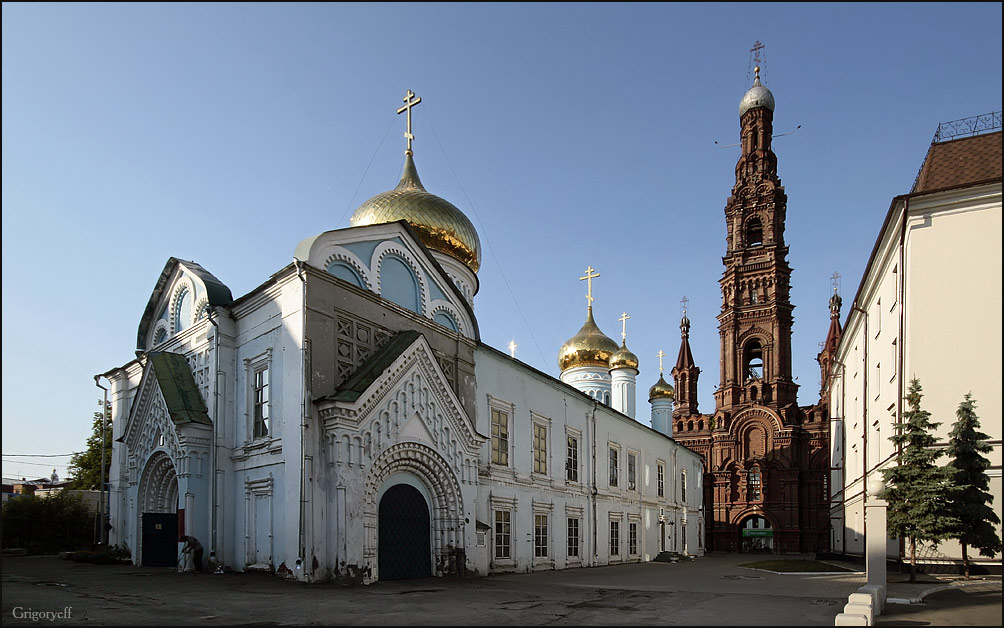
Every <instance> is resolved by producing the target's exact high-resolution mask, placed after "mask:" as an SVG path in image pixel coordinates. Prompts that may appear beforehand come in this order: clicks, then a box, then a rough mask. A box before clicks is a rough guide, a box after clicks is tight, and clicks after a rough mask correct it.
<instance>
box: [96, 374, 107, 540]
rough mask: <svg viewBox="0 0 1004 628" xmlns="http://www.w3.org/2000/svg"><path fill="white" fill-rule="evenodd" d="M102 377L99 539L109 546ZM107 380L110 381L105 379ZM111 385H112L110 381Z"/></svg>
mask: <svg viewBox="0 0 1004 628" xmlns="http://www.w3.org/2000/svg"><path fill="white" fill-rule="evenodd" d="M102 377H103V376H102V375H95V376H94V385H95V386H97V387H98V388H100V389H101V390H103V391H104V398H105V400H104V402H103V403H102V404H101V476H100V478H98V479H99V480H100V482H101V497H100V499H101V502H100V503H99V504H98V519H99V520H100V521H101V523H100V524H99V525H100V526H101V531H100V532H99V533H98V539H99V542H100V543H101V545H103V546H104V545H108V525H107V523H108V517H109V510H110V506H111V504H109V503H105V499H106V495H108V492H107V485H108V483H107V482H106V481H105V443H106V442H107V439H106V438H105V423H107V418H108V389H107V388H105V387H104V386H102V385H101V384H100V383H98V380H99V379H101V378H102ZM105 379H108V378H107V377H105ZM109 383H111V382H110V381H109Z"/></svg>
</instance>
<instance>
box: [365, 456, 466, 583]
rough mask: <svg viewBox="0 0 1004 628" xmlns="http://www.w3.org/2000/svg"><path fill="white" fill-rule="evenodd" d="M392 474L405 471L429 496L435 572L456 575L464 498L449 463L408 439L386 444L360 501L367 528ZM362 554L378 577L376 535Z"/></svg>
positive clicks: (460, 553)
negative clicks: (389, 445) (382, 488)
mask: <svg viewBox="0 0 1004 628" xmlns="http://www.w3.org/2000/svg"><path fill="white" fill-rule="evenodd" d="M395 473H407V474H409V475H411V476H413V477H415V478H417V479H418V480H419V481H420V482H421V483H422V485H423V486H424V487H425V489H426V490H427V491H428V494H429V496H430V497H431V498H432V502H433V503H432V504H431V508H430V515H431V517H432V521H431V522H430V525H431V529H432V552H433V557H434V559H435V575H437V576H442V575H448V574H456V573H458V572H459V571H460V570H462V569H463V567H464V565H458V564H457V561H458V556H459V557H462V556H464V555H465V548H464V524H465V522H464V516H463V513H464V503H463V501H464V499H463V494H462V493H461V492H460V481H459V480H458V478H457V476H456V474H455V473H454V471H453V469H452V468H451V467H450V464H449V463H448V462H447V461H446V459H445V458H443V457H442V456H440V455H439V453H438V452H436V451H435V450H434V449H432V448H431V447H429V446H427V445H424V444H422V443H418V442H414V441H409V442H403V443H398V444H396V445H393V446H391V447H388V448H387V449H386V450H385V451H384V452H383V453H381V454H380V456H379V457H377V459H376V460H374V461H373V464H372V465H371V466H370V469H369V473H368V474H367V476H366V486H365V497H364V501H363V521H364V525H365V527H366V528H368V529H372V530H376V529H378V524H379V521H378V518H377V516H378V513H379V507H380V504H379V499H378V498H379V494H380V489H381V487H382V486H383V483H384V481H385V480H386V479H387V478H389V477H390V476H392V475H394V474H395ZM365 543H366V546H365V547H364V548H363V555H364V556H366V557H367V558H368V559H370V564H371V566H372V568H373V573H374V578H373V580H379V579H380V573H379V568H378V564H379V561H378V560H377V558H378V552H379V543H380V542H379V538H378V537H377V535H376V534H374V535H367V537H366V541H365Z"/></svg>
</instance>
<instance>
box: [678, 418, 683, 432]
mask: <svg viewBox="0 0 1004 628" xmlns="http://www.w3.org/2000/svg"><path fill="white" fill-rule="evenodd" d="M676 431H677V432H682V431H683V421H678V422H677V424H676Z"/></svg>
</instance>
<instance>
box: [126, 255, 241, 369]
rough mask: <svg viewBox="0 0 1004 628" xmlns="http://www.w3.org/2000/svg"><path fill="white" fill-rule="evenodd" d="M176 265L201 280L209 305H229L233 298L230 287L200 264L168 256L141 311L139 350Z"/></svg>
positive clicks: (137, 340) (137, 338)
mask: <svg viewBox="0 0 1004 628" xmlns="http://www.w3.org/2000/svg"><path fill="white" fill-rule="evenodd" d="M178 266H182V267H184V268H185V270H187V271H189V272H190V273H192V274H193V275H195V276H196V277H198V278H199V280H201V281H202V283H203V285H205V287H206V298H207V299H209V305H213V306H215V305H230V303H232V302H233V300H234V297H233V296H232V295H231V294H230V288H228V287H227V286H226V285H225V284H224V283H223V282H222V281H220V280H219V279H217V278H216V277H214V276H213V274H212V273H210V272H209V271H208V270H206V269H205V268H203V267H202V266H199V265H198V264H196V263H195V262H190V261H186V260H180V259H178V258H176V257H171V258H168V260H167V263H166V264H165V265H164V270H163V271H161V273H160V277H159V278H158V279H157V285H156V286H155V287H154V289H153V294H151V295H150V300H149V301H148V302H147V304H146V309H145V310H144V311H143V318H142V319H140V323H139V332H138V333H137V335H136V348H137V349H139V350H140V351H143V350H145V349H146V338H147V334H148V333H149V332H150V326H151V325H153V324H155V323H156V320H157V305H158V304H160V302H161V300H162V299H163V297H164V293H165V292H166V291H167V290H168V289H170V286H169V285H168V282H169V281H171V277H172V276H173V275H174V271H175V269H176V268H177V267H178Z"/></svg>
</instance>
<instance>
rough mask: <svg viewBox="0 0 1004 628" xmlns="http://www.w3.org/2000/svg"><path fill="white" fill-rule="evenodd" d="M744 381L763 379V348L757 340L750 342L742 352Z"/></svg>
mask: <svg viewBox="0 0 1004 628" xmlns="http://www.w3.org/2000/svg"><path fill="white" fill-rule="evenodd" d="M743 364H744V366H745V371H746V379H747V380H750V379H763V348H762V347H761V346H760V341H759V340H751V341H750V342H749V344H747V345H746V349H744V350H743Z"/></svg>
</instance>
